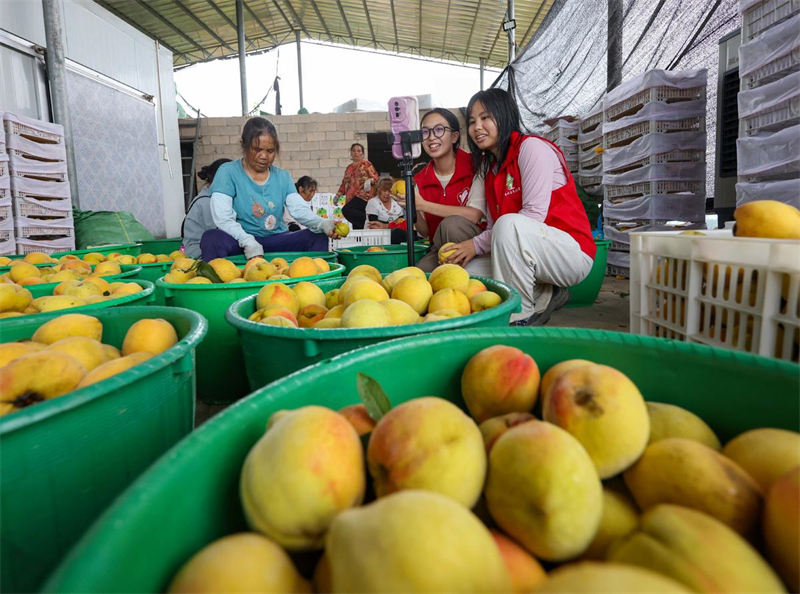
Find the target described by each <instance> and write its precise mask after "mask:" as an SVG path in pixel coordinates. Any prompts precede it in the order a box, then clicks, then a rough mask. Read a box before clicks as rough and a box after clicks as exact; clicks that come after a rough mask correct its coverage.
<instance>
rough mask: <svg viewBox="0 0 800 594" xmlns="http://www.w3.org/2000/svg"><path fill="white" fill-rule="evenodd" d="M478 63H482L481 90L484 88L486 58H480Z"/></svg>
mask: <svg viewBox="0 0 800 594" xmlns="http://www.w3.org/2000/svg"><path fill="white" fill-rule="evenodd" d="M478 63H479V64H480V72H481V91H482V90H483V70H484V68H486V58H479V59H478Z"/></svg>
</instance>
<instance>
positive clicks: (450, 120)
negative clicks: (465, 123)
mask: <svg viewBox="0 0 800 594" xmlns="http://www.w3.org/2000/svg"><path fill="white" fill-rule="evenodd" d="M433 113H436V114H439V115H440V116H442V117H443V118H444V119H445V120H447V125H448V126H449V127H450V128H452V129H453V132H458V139H457V140H454V141H453V152H456V149H458V145H459V144H460V143H461V123H460V122H459V121H458V117H457V116H456V114H454V113H453V112H452V111H450V110H449V109H445V108H444V107H434V108H433V109H431V110H430V111H429V112H428V113H426V114H425V115H424V116H422V120H421V121H420V123H419V124H420V126H422V123H423V122H424V121H425V118H427V117H428V116H429V115H431V114H433Z"/></svg>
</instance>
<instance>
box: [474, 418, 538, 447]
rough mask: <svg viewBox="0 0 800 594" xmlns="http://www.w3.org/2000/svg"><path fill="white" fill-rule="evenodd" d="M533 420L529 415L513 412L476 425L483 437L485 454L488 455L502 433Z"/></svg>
mask: <svg viewBox="0 0 800 594" xmlns="http://www.w3.org/2000/svg"><path fill="white" fill-rule="evenodd" d="M535 418H536V417H534V416H533V415H532V414H531V413H527V412H513V413H508V414H507V415H502V416H500V417H492V418H491V419H486V420H485V421H484V422H483V423H481V424H480V425H478V429H480V430H481V435H483V443H484V445H485V446H486V453H487V454H488V453H489V451H490V450H491V449H492V446H493V445H494V442H496V441H497V440H498V439H500V436H501V435H503V433H505V432H506V431H508V430H509V429H511V428H512V427H516V426H517V425H521V424H522V423H527V422H528V421H531V420H533V419H535Z"/></svg>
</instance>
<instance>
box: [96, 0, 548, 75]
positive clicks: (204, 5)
mask: <svg viewBox="0 0 800 594" xmlns="http://www.w3.org/2000/svg"><path fill="white" fill-rule="evenodd" d="M95 1H96V2H97V3H98V4H100V5H101V6H103V7H104V8H106V9H108V10H110V11H111V12H113V13H114V14H116V15H117V16H119V17H121V18H123V19H124V20H125V21H127V22H128V23H130V24H132V25H133V26H135V27H136V28H138V29H139V30H141V31H143V32H145V33H147V34H148V35H150V36H151V37H154V38H155V39H157V40H158V41H160V42H161V44H162V45H164V46H165V47H167V48H168V49H170V50H171V51H172V52H173V54H174V64H175V67H176V68H177V67H180V66H187V65H189V64H195V63H197V62H205V61H208V60H214V59H217V58H224V57H227V56H232V55H236V54H237V52H238V50H237V41H236V39H237V37H236V1H235V0H217V1H214V0H95ZM244 4H245V34H246V36H247V52H248V53H250V52H257V51H265V50H269V49H272V48H274V47H276V46H278V45H281V44H283V43H287V42H291V41H294V40H295V31H296V30H299V31H300V34H301V38H302V39H313V40H319V41H328V42H333V43H341V44H345V45H351V46H354V47H369V48H374V49H380V50H386V51H390V52H396V53H402V54H410V55H414V56H420V57H425V58H432V59H437V60H451V61H455V62H461V63H464V64H478V63H479V59H480V58H485V60H486V62H485V63H486V66H487V67H496V68H502V67H504V66H505V65H506V62H507V58H508V39H507V36H506V33H505V32H504V31H503V30H502V23H503V21H505V11H506V1H505V0H317V1H310V0H245V3H244ZM552 4H553V0H529V1H524V0H521V1H518V2H516V3H515V15H514V16H515V20H516V23H517V29H516V43H517V45H518V46H520V47H524V46H525V44H526V43H527V42H528V41H529V40H530V38H531V36H532V35H533V34H534V33H535V32H536V29H537V28H538V27H539V26H540V25H541V23H542V21H543V20H544V18H545V16H546V15H547V12H548V11H549V10H550V7H551V6H552Z"/></svg>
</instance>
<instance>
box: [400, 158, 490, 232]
mask: <svg viewBox="0 0 800 594" xmlns="http://www.w3.org/2000/svg"><path fill="white" fill-rule="evenodd" d="M473 177H475V170H474V169H473V168H472V157H471V156H470V154H469V153H467V152H465V151H462V150H461V149H458V150H456V170H455V171H454V172H453V177H451V178H450V181H449V182H448V183H447V188H442V182H440V181H439V178H437V177H436V172H435V171H434V169H433V161H431V162H430V163H428V165H427V166H426V167H425V168H424V169H423V170H422V171H420V172H419V173H418V174H417V175H415V176H414V183H416V184H417V187H419V192H420V194H422V197H423V198H425V200H427V201H429V202H435V203H437V204H444V205H446V206H466V205H467V199H468V198H469V190H470V188H471V187H472V178H473ZM425 220H426V221H427V222H428V229H429V232H430V234H429V237H430V238H431V239H433V236H434V234H435V233H436V229H438V228H439V224H440V223H441V222H442V217H437V216H436V215H432V214H430V213H427V212H426V213H425Z"/></svg>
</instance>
